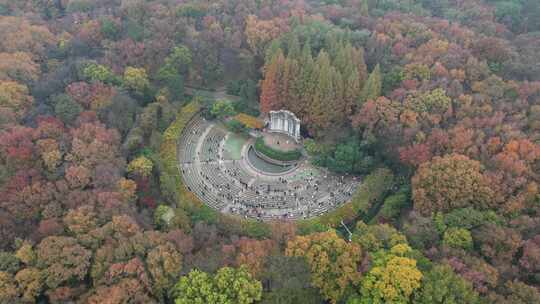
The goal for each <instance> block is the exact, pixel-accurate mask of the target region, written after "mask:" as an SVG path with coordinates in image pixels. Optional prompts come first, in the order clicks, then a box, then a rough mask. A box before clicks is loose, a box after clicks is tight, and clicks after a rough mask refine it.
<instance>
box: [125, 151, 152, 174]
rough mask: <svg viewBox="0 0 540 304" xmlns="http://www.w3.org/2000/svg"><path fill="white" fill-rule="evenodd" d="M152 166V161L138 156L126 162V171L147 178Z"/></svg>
mask: <svg viewBox="0 0 540 304" xmlns="http://www.w3.org/2000/svg"><path fill="white" fill-rule="evenodd" d="M152 168H153V163H152V161H151V160H150V159H148V158H146V157H144V156H140V157H137V158H135V159H134V160H132V161H131V162H130V163H129V164H128V166H127V171H128V172H129V173H132V174H135V175H137V176H139V177H142V178H147V177H149V176H150V174H152Z"/></svg>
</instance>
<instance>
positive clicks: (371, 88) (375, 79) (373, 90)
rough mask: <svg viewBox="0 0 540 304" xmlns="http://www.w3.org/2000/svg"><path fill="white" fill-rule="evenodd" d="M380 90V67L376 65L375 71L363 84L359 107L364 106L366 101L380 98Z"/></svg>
mask: <svg viewBox="0 0 540 304" xmlns="http://www.w3.org/2000/svg"><path fill="white" fill-rule="evenodd" d="M381 90H382V76H381V67H380V66H379V65H378V64H377V66H376V67H375V69H374V70H373V71H372V72H371V74H370V75H369V78H368V80H367V81H366V83H365V84H364V88H363V89H362V94H360V99H359V102H360V105H362V104H364V103H365V102H366V101H368V100H375V99H377V98H378V97H380V96H381Z"/></svg>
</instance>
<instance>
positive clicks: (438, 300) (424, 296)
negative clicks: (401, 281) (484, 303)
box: [412, 265, 480, 304]
mask: <svg viewBox="0 0 540 304" xmlns="http://www.w3.org/2000/svg"><path fill="white" fill-rule="evenodd" d="M412 303H414V304H431V303H433V304H447V303H454V304H478V303H480V297H479V295H478V293H477V292H476V291H475V290H474V289H473V288H472V284H471V283H470V282H468V281H467V280H465V279H463V278H462V277H460V276H458V275H457V274H456V273H455V272H454V271H453V270H452V268H451V267H450V266H448V265H436V266H435V267H433V269H431V270H430V271H429V272H427V273H425V275H424V278H423V283H422V287H421V288H420V289H419V290H418V292H417V293H416V294H415V295H414V299H413V301H412Z"/></svg>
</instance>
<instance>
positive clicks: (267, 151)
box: [255, 137, 302, 161]
mask: <svg viewBox="0 0 540 304" xmlns="http://www.w3.org/2000/svg"><path fill="white" fill-rule="evenodd" d="M255 150H257V152H259V153H262V154H264V155H265V156H267V157H269V158H271V159H275V160H279V161H293V160H298V159H300V157H302V153H301V152H300V150H293V151H287V152H283V151H278V150H275V149H272V148H270V147H269V146H267V145H266V144H265V143H264V139H262V137H259V138H257V140H256V141H255Z"/></svg>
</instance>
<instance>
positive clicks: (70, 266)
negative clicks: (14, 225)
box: [36, 236, 92, 289]
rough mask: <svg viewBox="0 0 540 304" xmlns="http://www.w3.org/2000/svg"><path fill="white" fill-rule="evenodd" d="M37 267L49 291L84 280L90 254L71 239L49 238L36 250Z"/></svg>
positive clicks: (88, 266)
mask: <svg viewBox="0 0 540 304" xmlns="http://www.w3.org/2000/svg"><path fill="white" fill-rule="evenodd" d="M36 249H37V250H36V253H37V265H38V267H39V268H41V269H42V270H43V273H44V277H45V279H44V283H45V284H46V285H47V286H48V287H49V288H51V289H55V288H57V287H59V286H61V285H64V284H73V283H74V282H80V281H82V280H84V278H85V277H86V275H87V271H88V270H89V268H90V258H91V255H92V254H91V252H90V251H89V250H87V249H85V248H84V247H82V246H81V245H79V244H78V242H77V240H76V239H74V238H71V237H60V236H50V237H47V238H45V239H44V240H43V241H41V243H40V244H39V245H38V246H37V248H36Z"/></svg>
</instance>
